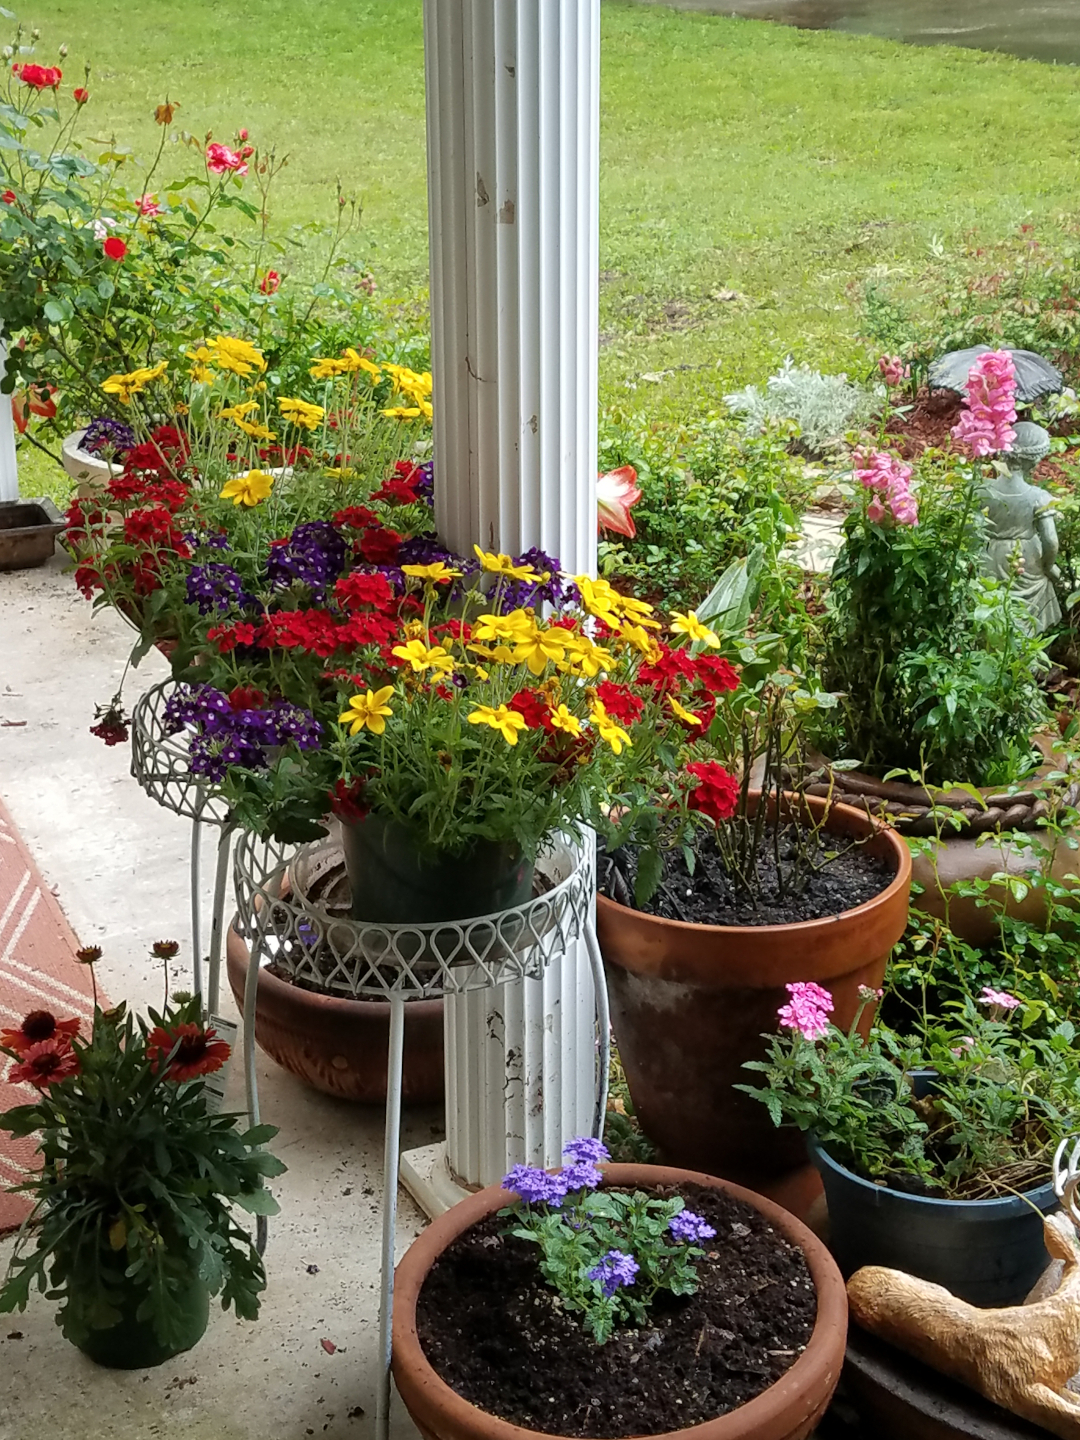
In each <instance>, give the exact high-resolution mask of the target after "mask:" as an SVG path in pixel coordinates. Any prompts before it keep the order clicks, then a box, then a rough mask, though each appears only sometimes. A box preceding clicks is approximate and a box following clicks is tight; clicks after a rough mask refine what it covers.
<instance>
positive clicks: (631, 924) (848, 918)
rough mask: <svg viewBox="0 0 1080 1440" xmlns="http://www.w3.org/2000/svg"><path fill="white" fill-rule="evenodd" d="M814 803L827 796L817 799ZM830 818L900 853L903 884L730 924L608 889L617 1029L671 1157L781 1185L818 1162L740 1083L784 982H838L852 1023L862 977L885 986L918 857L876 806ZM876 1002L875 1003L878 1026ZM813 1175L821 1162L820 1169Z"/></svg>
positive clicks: (607, 960) (602, 925) (833, 827)
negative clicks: (881, 819)
mask: <svg viewBox="0 0 1080 1440" xmlns="http://www.w3.org/2000/svg"><path fill="white" fill-rule="evenodd" d="M807 803H808V804H809V805H810V806H811V808H812V809H813V810H814V813H815V814H816V815H820V814H821V813H822V810H823V809H824V802H823V801H818V800H814V799H810V800H809V801H808V802H807ZM826 828H827V829H828V831H829V832H830V833H831V834H835V835H837V836H866V835H870V837H871V838H870V839H869V840H868V841H867V842H866V843H867V848H868V850H869V852H870V853H871V854H875V855H879V856H886V857H888V858H889V859H890V860H891V861H892V864H893V866H894V871H895V873H894V876H893V879H892V880H891V882H890V883H889V884H888V885H887V886H886V888H885V889H884V890H882V891H881V892H880V893H879V894H877V895H876V896H874V898H873V899H872V900H869V901H867V902H866V903H865V904H863V905H859V906H857V907H856V908H855V909H853V910H848V911H846V912H845V913H843V914H841V915H833V916H829V917H828V918H826V919H822V920H808V921H803V922H801V923H797V924H789V925H759V926H723V925H699V924H689V923H685V922H682V921H677V920H664V919H661V918H659V917H657V916H654V915H647V914H644V913H643V912H641V911H638V910H631V909H629V908H628V907H626V906H623V905H618V904H616V903H615V902H614V901H612V900H609V899H607V898H606V897H605V896H600V897H598V900H597V935H598V938H599V941H600V949H601V952H602V954H603V957H604V968H605V970H606V973H607V979H608V990H609V994H610V997H611V1016H612V1027H613V1029H614V1032H615V1037H616V1040H617V1042H618V1046H619V1055H620V1057H621V1060H622V1064H623V1069H624V1071H625V1074H626V1081H627V1084H628V1086H629V1089H630V1095H631V1098H632V1099H633V1103H634V1109H635V1112H636V1114H637V1116H638V1119H639V1120H640V1122H641V1125H642V1128H643V1129H644V1131H645V1133H646V1135H647V1136H648V1137H649V1139H650V1140H652V1141H653V1143H654V1144H655V1145H656V1146H657V1147H658V1149H659V1151H660V1154H661V1157H662V1158H663V1159H664V1160H665V1161H667V1162H670V1163H671V1164H677V1165H685V1166H687V1167H688V1168H694V1169H699V1170H705V1171H707V1172H708V1173H709V1174H713V1175H723V1176H725V1177H729V1178H731V1179H733V1180H736V1181H738V1182H739V1183H740V1184H746V1185H750V1186H751V1187H753V1188H758V1189H760V1188H765V1187H769V1188H775V1187H776V1186H777V1185H778V1184H780V1183H781V1182H782V1181H783V1180H784V1178H785V1177H787V1176H791V1175H793V1174H794V1172H796V1171H798V1170H799V1169H800V1167H804V1168H805V1167H806V1166H807V1155H806V1144H805V1141H804V1139H803V1137H802V1135H801V1134H799V1132H798V1131H795V1130H787V1129H783V1130H778V1129H776V1128H775V1127H774V1125H773V1123H772V1121H771V1120H770V1119H769V1114H768V1111H767V1110H766V1108H765V1106H764V1105H762V1104H761V1103H760V1102H759V1101H757V1100H754V1099H752V1098H751V1097H750V1096H749V1095H745V1094H743V1093H742V1092H741V1091H738V1090H735V1089H734V1088H733V1087H734V1086H735V1085H737V1084H745V1083H747V1082H748V1081H750V1080H751V1079H752V1076H751V1074H750V1073H749V1072H747V1071H746V1070H744V1069H743V1068H742V1067H743V1063H744V1062H745V1061H747V1060H762V1059H764V1058H765V1054H766V1041H765V1040H764V1039H762V1036H763V1035H764V1034H768V1033H775V1031H776V1027H777V1020H776V1013H777V1010H778V1009H779V1008H780V1006H781V1005H783V1004H784V1003H785V1002H786V1001H787V1000H788V998H789V997H788V995H787V992H786V990H785V988H784V987H785V986H786V985H788V984H790V983H793V982H795V981H800V980H801V981H807V980H812V981H816V982H817V983H818V984H819V985H822V986H824V987H825V988H826V989H827V990H829V991H830V992H831V993H832V996H833V1000H834V1003H835V1007H836V1008H835V1010H834V1012H833V1015H832V1019H833V1020H834V1021H835V1022H836V1024H837V1025H839V1026H841V1027H843V1028H847V1027H848V1026H849V1025H850V1024H851V1023H852V1021H853V1020H854V1018H855V1013H856V1011H857V1010H858V1007H859V1005H860V1003H861V1002H860V999H859V989H860V987H861V986H864V985H865V986H870V987H871V988H873V989H877V988H878V987H880V985H881V983H882V980H883V978H884V975H885V965H886V962H887V960H888V957H889V952H890V951H891V949H892V947H893V946H894V945H895V944H896V942H897V941H898V940H899V939H900V937H901V935H902V934H903V933H904V927H905V925H906V923H907V913H908V891H909V888H910V884H911V857H910V854H909V851H908V848H907V846H906V844H905V843H904V841H903V840H902V839H900V837H899V836H897V835H896V834H895V833H894V832H893V831H891V830H885V829H882V828H881V827H880V826H878V825H877V823H876V822H875V821H873V820H871V819H869V817H867V816H866V815H865V814H862V813H861V812H859V811H857V810H854V809H851V808H849V807H847V806H838V805H834V806H832V808H831V810H830V812H829V816H828V820H827V822H826ZM872 1020H873V1006H867V1007H866V1009H865V1010H864V1012H863V1025H864V1027H865V1029H867V1030H868V1029H869V1027H870V1024H871V1022H872ZM810 1174H811V1178H812V1172H810Z"/></svg>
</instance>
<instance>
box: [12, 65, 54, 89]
mask: <svg viewBox="0 0 1080 1440" xmlns="http://www.w3.org/2000/svg"><path fill="white" fill-rule="evenodd" d="M11 73H12V74H13V75H14V76H15V78H16V79H17V80H21V81H22V83H23V84H24V85H29V86H30V87H31V88H32V89H34V90H55V89H56V87H57V86H58V85H59V84H60V81H61V80H62V79H63V78H64V72H63V71H62V70H59V69H57V67H56V66H55V65H13V66H12V67H11Z"/></svg>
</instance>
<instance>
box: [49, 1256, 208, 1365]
mask: <svg viewBox="0 0 1080 1440" xmlns="http://www.w3.org/2000/svg"><path fill="white" fill-rule="evenodd" d="M145 1298H146V1290H145V1289H144V1288H142V1287H138V1288H136V1287H134V1286H132V1287H131V1289H130V1295H129V1298H127V1299H126V1300H125V1301H124V1303H123V1304H122V1305H121V1306H120V1313H121V1319H120V1320H118V1321H117V1323H116V1324H115V1325H110V1326H109V1327H108V1328H107V1329H105V1330H91V1331H90V1334H89V1335H88V1336H87V1337H86V1339H85V1340H82V1341H76V1342H75V1343H76V1345H77V1346H78V1349H80V1350H81V1351H82V1352H83V1354H84V1355H86V1356H87V1357H88V1358H89V1359H91V1360H93V1362H94V1363H95V1365H103V1366H105V1367H106V1368H107V1369H109V1370H147V1369H150V1368H151V1367H152V1366H155V1365H164V1363H165V1361H166V1360H171V1359H172V1358H173V1356H174V1355H180V1354H182V1353H183V1352H184V1351H185V1350H190V1349H191V1348H192V1347H193V1346H194V1345H197V1344H198V1343H199V1341H200V1340H201V1339H202V1337H203V1335H204V1334H205V1333H206V1325H207V1321H208V1320H209V1319H210V1291H209V1290H208V1289H207V1287H206V1284H205V1282H204V1281H202V1280H200V1279H199V1277H198V1276H197V1275H193V1276H192V1278H191V1282H190V1284H189V1286H188V1288H187V1291H186V1293H185V1294H184V1295H183V1296H182V1297H181V1299H180V1300H179V1301H177V1302H176V1304H175V1306H174V1309H173V1319H174V1320H175V1321H176V1322H177V1323H178V1324H179V1325H180V1327H181V1338H180V1343H179V1344H177V1345H163V1344H162V1343H161V1341H160V1340H159V1339H158V1338H157V1336H156V1334H155V1333H154V1328H153V1326H152V1325H151V1323H150V1321H149V1320H139V1319H137V1318H136V1316H137V1312H138V1309H139V1306H140V1304H141V1303H142V1302H143V1300H144V1299H145Z"/></svg>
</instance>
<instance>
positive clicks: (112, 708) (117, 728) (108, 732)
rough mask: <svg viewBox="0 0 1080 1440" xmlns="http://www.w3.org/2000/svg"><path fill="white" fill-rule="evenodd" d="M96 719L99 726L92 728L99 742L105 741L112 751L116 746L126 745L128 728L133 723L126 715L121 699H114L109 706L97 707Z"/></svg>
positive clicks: (92, 732) (92, 733)
mask: <svg viewBox="0 0 1080 1440" xmlns="http://www.w3.org/2000/svg"><path fill="white" fill-rule="evenodd" d="M94 719H95V720H96V721H97V724H96V725H91V726H90V734H91V735H96V736H97V737H98V739H99V740H104V741H105V744H106V745H108V746H109V748H110V749H111V748H112V747H113V746H114V745H123V744H124V743H125V741H126V740H127V738H128V726H129V725H130V723H131V722H130V720H129V719H128V717H127V716H126V715H125V714H124V711H123V707H122V706H121V704H120V701H119V699H117V698H114V699H113V700H112V701H111V702H110V703H109V704H108V705H97V706H95V708H94Z"/></svg>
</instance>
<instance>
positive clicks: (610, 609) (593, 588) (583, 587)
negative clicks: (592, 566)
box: [574, 575, 622, 629]
mask: <svg viewBox="0 0 1080 1440" xmlns="http://www.w3.org/2000/svg"><path fill="white" fill-rule="evenodd" d="M574 584H575V585H576V586H577V587H578V589H579V590H580V591H581V603H582V606H583V607H584V609H585V610H587V611H588V613H589V614H590V615H595V616H596V617H597V619H598V620H603V621H604V622H605V624H608V625H610V626H611V627H612V629H614V628H615V627H616V626H617V625H618V623H619V615H620V613H621V611H622V596H621V595H620V594H619V592H618V591H617V590H616V589H615V588H614V587H613V586H612V585H609V584H608V582H607V581H606V580H594V579H593V578H592V576H590V575H575V576H574Z"/></svg>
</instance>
